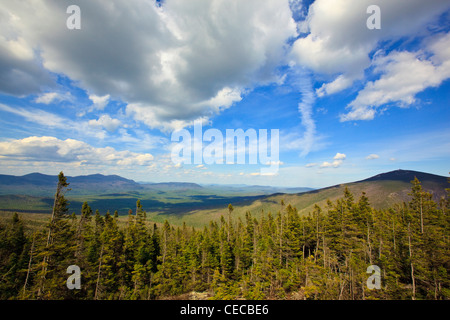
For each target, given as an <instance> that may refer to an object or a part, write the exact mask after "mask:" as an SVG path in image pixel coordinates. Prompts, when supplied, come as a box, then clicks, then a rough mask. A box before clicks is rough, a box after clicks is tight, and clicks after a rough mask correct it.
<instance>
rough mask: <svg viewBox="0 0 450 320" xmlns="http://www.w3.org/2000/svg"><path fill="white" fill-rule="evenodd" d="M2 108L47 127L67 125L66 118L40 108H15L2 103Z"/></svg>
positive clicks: (0, 106) (0, 107) (0, 108)
mask: <svg viewBox="0 0 450 320" xmlns="http://www.w3.org/2000/svg"><path fill="white" fill-rule="evenodd" d="M0 110H2V111H6V112H9V113H12V114H15V115H18V116H21V117H23V118H25V120H27V121H30V122H34V123H37V124H40V125H42V126H45V127H50V128H64V127H66V126H67V121H66V119H65V118H63V117H60V116H58V115H56V114H53V113H49V112H46V111H43V110H39V109H33V108H28V109H24V108H20V107H15V108H13V107H10V106H7V105H4V104H1V103H0Z"/></svg>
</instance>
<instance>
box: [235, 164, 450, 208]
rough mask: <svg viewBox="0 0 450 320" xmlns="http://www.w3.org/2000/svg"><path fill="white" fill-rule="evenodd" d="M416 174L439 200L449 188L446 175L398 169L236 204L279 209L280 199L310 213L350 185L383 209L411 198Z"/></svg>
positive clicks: (342, 192)
mask: <svg viewBox="0 0 450 320" xmlns="http://www.w3.org/2000/svg"><path fill="white" fill-rule="evenodd" d="M415 177H417V178H418V179H419V180H420V182H421V185H422V188H423V189H424V190H425V191H428V192H430V193H432V195H433V199H434V200H436V201H439V200H440V199H441V197H445V196H446V190H445V189H446V188H450V183H449V182H448V178H447V177H443V176H439V175H435V174H429V173H425V172H419V171H412V170H395V171H391V172H387V173H381V174H378V175H376V176H373V177H370V178H368V179H365V180H361V181H356V182H352V183H345V184H339V185H335V186H331V187H326V188H322V189H317V190H312V191H308V192H303V193H298V194H273V195H268V196H265V197H262V198H260V199H257V200H255V201H253V202H251V203H242V204H237V207H238V208H239V209H237V210H235V211H236V213H237V214H239V213H242V212H245V211H250V212H261V211H264V212H277V211H278V210H280V202H281V200H283V201H284V202H285V203H286V204H291V205H292V206H294V207H296V208H297V209H298V210H299V213H300V214H302V213H308V212H311V211H312V210H313V207H314V205H315V204H318V205H320V206H322V207H325V205H326V202H327V200H331V201H335V200H337V199H338V198H341V197H342V196H343V194H344V189H345V188H346V187H347V188H348V189H349V190H350V192H352V194H353V195H354V197H355V201H357V200H358V198H359V197H360V196H361V194H362V192H365V193H366V196H367V197H368V198H369V201H370V204H371V205H372V206H373V207H374V208H376V209H383V208H388V207H390V206H392V205H393V204H395V203H402V202H403V201H409V199H410V198H411V197H410V195H409V193H410V192H411V186H412V184H411V181H412V180H414V178H415Z"/></svg>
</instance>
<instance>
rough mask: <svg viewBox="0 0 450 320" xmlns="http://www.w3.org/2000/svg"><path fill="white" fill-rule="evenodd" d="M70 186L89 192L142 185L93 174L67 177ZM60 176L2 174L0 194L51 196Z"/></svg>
mask: <svg viewBox="0 0 450 320" xmlns="http://www.w3.org/2000/svg"><path fill="white" fill-rule="evenodd" d="M67 181H68V182H69V183H70V188H71V189H72V191H73V193H75V194H88V193H92V192H94V193H98V191H99V190H102V192H109V191H113V192H115V191H117V190H121V191H123V190H139V189H141V188H142V186H141V185H140V184H138V183H136V182H134V181H133V180H129V179H125V178H122V177H120V176H117V175H109V176H105V175H102V174H92V175H86V176H77V177H70V176H68V177H67ZM57 183H58V176H52V175H46V174H42V173H30V174H26V175H24V176H12V175H0V195H11V194H20V195H29V196H43V197H51V196H53V194H54V193H55V188H56V185H57Z"/></svg>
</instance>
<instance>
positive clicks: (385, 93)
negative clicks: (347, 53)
mask: <svg viewBox="0 0 450 320" xmlns="http://www.w3.org/2000/svg"><path fill="white" fill-rule="evenodd" d="M449 47H450V33H447V34H445V35H439V36H438V37H437V38H435V39H433V41H432V42H431V43H430V44H429V46H428V48H427V49H426V51H429V52H432V54H433V55H432V56H431V57H430V58H428V59H427V58H426V55H425V52H423V51H418V52H408V51H393V52H391V53H389V54H388V55H386V56H382V57H378V58H376V59H375V60H374V66H375V72H378V73H381V74H382V75H381V77H380V78H379V79H378V80H375V81H370V82H368V83H367V84H366V86H365V87H364V89H363V90H361V91H360V92H359V93H358V95H357V97H356V98H355V100H353V101H352V102H351V103H350V104H349V105H348V106H347V108H349V109H350V111H349V112H348V113H347V114H343V115H341V121H349V120H371V119H373V118H374V116H375V114H376V109H377V108H378V107H380V106H382V105H385V104H389V103H396V104H397V105H399V106H401V107H407V106H409V105H411V104H413V103H414V102H415V101H416V99H415V95H416V94H417V93H419V92H421V91H423V90H425V89H426V88H428V87H436V86H438V85H440V84H441V83H442V81H444V80H445V79H448V78H450V52H449V51H450V50H449V49H448V48H449ZM411 72H413V73H414V75H413V76H412V74H411Z"/></svg>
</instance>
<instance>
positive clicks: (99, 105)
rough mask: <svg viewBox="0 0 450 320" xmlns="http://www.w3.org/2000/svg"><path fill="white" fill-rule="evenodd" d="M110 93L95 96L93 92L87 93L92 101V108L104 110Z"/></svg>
mask: <svg viewBox="0 0 450 320" xmlns="http://www.w3.org/2000/svg"><path fill="white" fill-rule="evenodd" d="M109 98H110V95H109V94H106V95H104V96H101V97H100V96H96V95H95V94H91V95H89V99H90V100H91V101H92V103H93V104H92V109H95V110H104V109H105V107H106V105H107V104H108V102H109Z"/></svg>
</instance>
